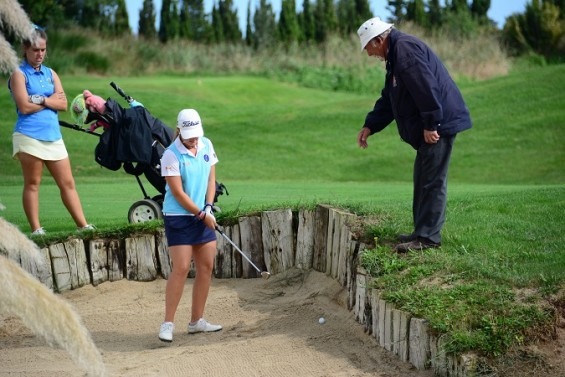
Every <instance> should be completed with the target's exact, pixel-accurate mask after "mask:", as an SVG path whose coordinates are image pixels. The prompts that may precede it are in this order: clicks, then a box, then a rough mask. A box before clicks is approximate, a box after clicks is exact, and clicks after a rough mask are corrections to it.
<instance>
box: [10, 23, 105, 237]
mask: <svg viewBox="0 0 565 377" xmlns="http://www.w3.org/2000/svg"><path fill="white" fill-rule="evenodd" d="M23 50H24V59H23V62H22V63H21V65H20V66H19V69H17V70H15V71H14V72H13V73H12V74H11V76H10V78H9V80H8V89H9V90H10V92H11V94H12V98H13V99H14V101H15V103H16V111H17V114H18V119H17V121H16V126H15V128H14V134H13V135H12V143H13V154H12V156H13V158H14V159H19V160H20V164H21V166H22V173H23V177H24V189H23V195H22V201H23V207H24V211H25V214H26V217H27V220H28V222H29V225H30V227H31V230H32V233H31V234H32V236H36V235H44V234H45V230H44V229H43V228H42V227H41V223H40V221H39V186H40V183H41V175H42V173H43V165H45V166H46V167H47V169H48V170H49V172H50V173H51V175H52V176H53V178H54V179H55V182H56V183H57V186H58V187H59V191H60V194H61V199H62V201H63V204H64V205H65V207H66V208H67V210H68V211H69V213H70V215H71V217H72V218H73V220H74V222H75V224H76V225H77V229H78V230H94V226H93V225H90V224H88V223H87V222H86V219H85V217H84V213H83V211H82V205H81V202H80V198H79V195H78V193H77V191H76V188H75V181H74V178H73V174H72V170H71V163H70V160H69V155H68V153H67V149H66V147H65V143H64V142H63V136H62V135H61V129H60V128H59V119H58V114H57V112H58V111H66V110H67V97H66V96H65V91H64V90H63V86H62V85H61V80H60V79H59V76H58V75H57V73H55V71H54V70H52V69H51V68H49V67H46V66H45V65H44V64H43V61H44V60H45V56H46V55H47V34H46V33H45V31H44V30H42V29H40V28H38V27H35V29H34V31H33V32H32V36H31V38H30V40H26V41H24V43H23Z"/></svg>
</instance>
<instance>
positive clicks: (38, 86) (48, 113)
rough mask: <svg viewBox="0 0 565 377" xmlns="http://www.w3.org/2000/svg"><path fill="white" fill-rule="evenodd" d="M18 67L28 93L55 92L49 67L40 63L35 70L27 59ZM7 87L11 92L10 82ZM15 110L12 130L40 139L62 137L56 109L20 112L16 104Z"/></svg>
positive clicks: (44, 94) (48, 94)
mask: <svg viewBox="0 0 565 377" xmlns="http://www.w3.org/2000/svg"><path fill="white" fill-rule="evenodd" d="M19 69H20V72H22V73H23V74H24V76H25V80H26V89H27V93H28V94H29V95H33V94H40V95H42V96H45V97H49V96H51V95H52V94H53V93H54V92H55V83H54V81H53V72H52V71H51V69H50V68H49V67H46V66H44V65H43V64H42V65H41V68H40V70H39V71H36V70H35V69H33V67H32V66H31V65H29V63H28V62H27V61H24V62H23V63H22V64H21V65H20V67H19ZM8 88H9V89H10V92H11V91H12V88H10V83H8ZM16 112H17V114H18V120H17V121H16V125H15V127H14V132H19V133H21V134H23V135H26V136H29V137H31V138H34V139H37V140H42V141H57V140H59V139H61V138H62V137H63V136H62V134H61V128H60V127H59V118H58V116H57V111H55V110H53V109H50V108H47V107H45V108H44V109H43V110H40V111H38V112H35V113H33V114H22V113H20V111H19V110H18V109H17V106H16Z"/></svg>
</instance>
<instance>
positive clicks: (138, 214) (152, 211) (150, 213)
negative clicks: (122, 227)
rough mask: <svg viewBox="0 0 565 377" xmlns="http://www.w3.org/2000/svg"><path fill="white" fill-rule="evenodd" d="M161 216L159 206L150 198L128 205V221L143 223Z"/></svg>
mask: <svg viewBox="0 0 565 377" xmlns="http://www.w3.org/2000/svg"><path fill="white" fill-rule="evenodd" d="M162 218H163V212H162V211H161V206H159V204H158V203H157V202H156V201H154V200H152V199H143V200H140V201H137V202H135V203H133V204H132V205H131V207H129V212H128V220H129V222H130V223H143V222H145V221H151V220H159V219H162Z"/></svg>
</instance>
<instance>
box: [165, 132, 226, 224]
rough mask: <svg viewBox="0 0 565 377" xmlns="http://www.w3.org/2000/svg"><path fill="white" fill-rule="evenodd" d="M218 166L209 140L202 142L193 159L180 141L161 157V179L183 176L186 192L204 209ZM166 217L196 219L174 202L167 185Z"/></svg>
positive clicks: (200, 139)
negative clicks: (207, 191) (188, 216)
mask: <svg viewBox="0 0 565 377" xmlns="http://www.w3.org/2000/svg"><path fill="white" fill-rule="evenodd" d="M217 162H218V158H217V157H216V152H215V151H214V146H213V145H212V142H211V141H210V140H209V139H207V138H205V137H201V138H199V140H198V153H197V154H196V156H194V155H193V154H192V153H190V152H189V151H188V149H186V147H185V146H184V145H183V144H182V143H181V141H180V139H179V138H178V137H177V138H176V139H175V141H174V142H173V143H172V144H171V145H170V146H169V147H168V148H167V149H166V150H165V152H164V153H163V156H162V157H161V175H162V176H163V177H167V176H180V177H181V179H182V186H183V190H184V192H186V193H187V194H188V196H189V197H190V199H192V201H193V202H194V203H195V204H196V205H197V206H198V207H199V208H203V207H204V205H205V204H206V190H207V189H208V177H209V176H210V170H211V169H212V166H213V165H215V164H216V163H217ZM163 214H165V215H191V216H193V214H192V213H191V212H189V211H187V210H186V209H185V208H184V207H183V206H181V205H180V204H179V202H178V201H177V200H176V199H175V197H174V195H173V193H172V192H171V190H170V188H169V185H168V184H167V185H166V186H165V199H164V201H163Z"/></svg>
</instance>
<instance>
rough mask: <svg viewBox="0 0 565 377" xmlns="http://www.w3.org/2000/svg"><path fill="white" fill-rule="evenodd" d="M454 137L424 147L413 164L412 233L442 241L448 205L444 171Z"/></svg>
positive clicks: (434, 240)
mask: <svg viewBox="0 0 565 377" xmlns="http://www.w3.org/2000/svg"><path fill="white" fill-rule="evenodd" d="M454 141H455V136H449V137H442V138H440V140H439V142H438V143H437V144H425V145H423V146H422V147H420V149H419V150H418V152H417V155H416V161H415V162H414V201H413V208H412V209H413V216H414V233H415V234H416V235H418V236H420V237H425V238H428V239H430V240H431V241H433V242H436V243H440V242H441V229H442V227H443V224H444V223H445V210H446V206H447V170H448V167H449V161H450V159H451V150H452V147H453V142H454Z"/></svg>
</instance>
